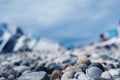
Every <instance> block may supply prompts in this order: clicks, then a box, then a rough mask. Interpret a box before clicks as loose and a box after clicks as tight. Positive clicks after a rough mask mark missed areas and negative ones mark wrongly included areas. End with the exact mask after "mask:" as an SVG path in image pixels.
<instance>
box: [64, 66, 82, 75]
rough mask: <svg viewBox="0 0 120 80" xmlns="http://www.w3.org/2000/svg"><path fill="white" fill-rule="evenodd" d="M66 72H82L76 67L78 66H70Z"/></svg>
mask: <svg viewBox="0 0 120 80" xmlns="http://www.w3.org/2000/svg"><path fill="white" fill-rule="evenodd" d="M65 70H66V71H70V72H74V73H76V72H81V69H80V68H78V67H76V66H68V67H67V68H66V69H65Z"/></svg>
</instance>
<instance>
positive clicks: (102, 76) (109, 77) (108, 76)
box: [101, 71, 112, 79]
mask: <svg viewBox="0 0 120 80" xmlns="http://www.w3.org/2000/svg"><path fill="white" fill-rule="evenodd" d="M101 78H105V79H112V75H111V74H110V73H109V72H108V71H105V72H103V73H102V75H101Z"/></svg>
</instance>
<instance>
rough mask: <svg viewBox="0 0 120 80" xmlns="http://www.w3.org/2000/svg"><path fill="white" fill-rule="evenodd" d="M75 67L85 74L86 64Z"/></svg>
mask: <svg viewBox="0 0 120 80" xmlns="http://www.w3.org/2000/svg"><path fill="white" fill-rule="evenodd" d="M77 67H79V68H80V69H81V70H82V71H83V72H84V73H85V72H86V69H87V68H88V66H87V65H86V64H79V65H77Z"/></svg>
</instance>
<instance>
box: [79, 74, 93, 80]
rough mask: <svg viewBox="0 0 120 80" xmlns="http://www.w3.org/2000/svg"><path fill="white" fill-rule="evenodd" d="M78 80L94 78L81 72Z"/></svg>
mask: <svg viewBox="0 0 120 80" xmlns="http://www.w3.org/2000/svg"><path fill="white" fill-rule="evenodd" d="M78 80H94V79H93V78H91V77H89V76H87V75H85V74H81V75H79V76H78Z"/></svg>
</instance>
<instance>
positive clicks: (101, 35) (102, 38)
mask: <svg viewBox="0 0 120 80" xmlns="http://www.w3.org/2000/svg"><path fill="white" fill-rule="evenodd" d="M100 39H101V41H102V42H105V41H107V38H106V37H105V36H104V35H103V34H100Z"/></svg>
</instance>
